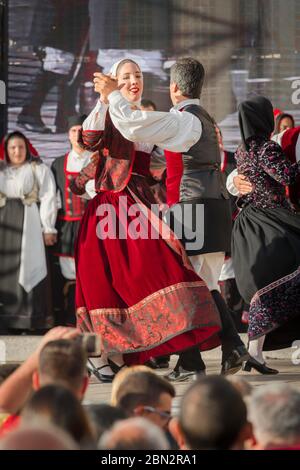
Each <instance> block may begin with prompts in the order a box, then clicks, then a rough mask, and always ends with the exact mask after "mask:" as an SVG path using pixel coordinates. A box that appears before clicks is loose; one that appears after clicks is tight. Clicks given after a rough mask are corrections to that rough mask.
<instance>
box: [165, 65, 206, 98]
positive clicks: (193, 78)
mask: <svg viewBox="0 0 300 470" xmlns="http://www.w3.org/2000/svg"><path fill="white" fill-rule="evenodd" d="M204 76H205V71H204V67H203V65H202V64H201V62H199V61H198V60H196V59H192V58H191V57H186V58H184V59H179V60H177V61H176V62H175V64H174V65H172V67H171V83H176V85H177V86H178V88H179V90H180V91H181V93H182V95H183V96H186V97H187V98H199V97H200V94H201V90H202V86H203V82H204Z"/></svg>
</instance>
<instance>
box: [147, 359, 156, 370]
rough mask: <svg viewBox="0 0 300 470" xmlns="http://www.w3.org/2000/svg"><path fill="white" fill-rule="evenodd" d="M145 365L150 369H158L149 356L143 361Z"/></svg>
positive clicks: (154, 361) (154, 360)
mask: <svg viewBox="0 0 300 470" xmlns="http://www.w3.org/2000/svg"><path fill="white" fill-rule="evenodd" d="M145 366H147V367H149V368H150V369H159V366H158V364H157V362H156V359H155V358H154V357H150V359H149V361H147V362H145Z"/></svg>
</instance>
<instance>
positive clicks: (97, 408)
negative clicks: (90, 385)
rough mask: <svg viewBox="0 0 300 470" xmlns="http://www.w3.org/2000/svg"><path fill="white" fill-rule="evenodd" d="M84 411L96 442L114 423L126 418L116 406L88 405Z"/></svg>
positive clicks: (122, 411) (123, 412)
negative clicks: (90, 423)
mask: <svg viewBox="0 0 300 470" xmlns="http://www.w3.org/2000/svg"><path fill="white" fill-rule="evenodd" d="M86 409H87V412H88V415H89V416H90V419H91V422H92V424H93V425H94V428H95V431H96V440H97V441H98V440H99V439H100V437H101V436H102V434H103V433H104V432H106V431H109V430H110V429H111V428H112V426H113V425H114V424H115V423H116V422H118V421H122V420H123V419H127V418H128V415H127V413H125V411H124V410H122V409H121V408H119V407H117V406H111V405H107V404H106V403H101V404H100V405H95V404H93V405H88V406H87V408H86Z"/></svg>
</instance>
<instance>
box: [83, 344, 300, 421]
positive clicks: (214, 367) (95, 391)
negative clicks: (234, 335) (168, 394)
mask: <svg viewBox="0 0 300 470" xmlns="http://www.w3.org/2000/svg"><path fill="white" fill-rule="evenodd" d="M265 357H267V353H265ZM175 361H176V357H175V356H174V358H172V362H171V363H173V364H174V363H175ZM205 362H206V367H207V374H219V371H220V363H219V361H218V360H215V359H207V360H206V361H205ZM267 363H268V366H270V367H274V368H275V369H276V368H277V369H279V371H280V373H279V374H278V375H275V376H274V375H273V376H270V375H261V374H258V373H257V372H251V373H248V372H239V373H238V374H237V375H240V376H242V377H243V378H245V379H246V380H247V381H248V382H249V383H250V384H251V385H252V386H253V387H259V386H261V385H265V384H270V383H286V384H287V383H289V384H291V385H293V386H295V387H296V388H297V389H299V390H300V365H294V364H293V363H292V358H290V359H287V358H285V359H270V360H267ZM167 372H168V370H167V369H163V370H160V371H159V372H158V373H159V374H161V375H164V374H166V373H167ZM191 383H192V382H191V381H189V382H181V383H178V384H176V385H175V388H176V397H175V399H174V401H173V413H174V414H176V413H177V412H178V409H179V404H180V400H181V397H182V396H183V394H184V392H185V390H186V389H187V388H188V387H189V385H190V384H191ZM110 393H111V384H101V383H99V382H98V381H97V380H96V379H95V378H94V377H93V378H91V381H90V384H89V387H88V390H87V394H86V397H85V400H84V403H85V404H88V403H109V400H110Z"/></svg>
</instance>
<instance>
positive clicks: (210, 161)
mask: <svg viewBox="0 0 300 470" xmlns="http://www.w3.org/2000/svg"><path fill="white" fill-rule="evenodd" d="M183 111H186V112H188V113H191V114H194V116H196V117H198V118H199V120H200V121H201V124H202V134H201V137H200V139H199V140H198V142H196V144H195V145H193V147H191V148H190V149H189V151H188V152H187V153H183V154H182V163H183V174H182V178H181V182H180V201H181V202H185V201H190V200H193V199H199V198H200V199H228V198H229V196H228V193H227V190H226V187H225V184H224V180H223V178H222V175H221V157H220V150H219V145H218V141H217V134H216V131H215V127H214V122H213V120H212V118H211V117H210V115H209V114H208V113H207V112H206V111H205V109H203V108H202V107H201V106H198V105H194V104H192V105H188V106H186V107H185V108H183Z"/></svg>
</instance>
